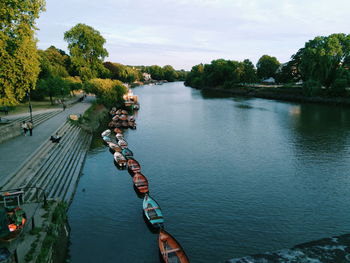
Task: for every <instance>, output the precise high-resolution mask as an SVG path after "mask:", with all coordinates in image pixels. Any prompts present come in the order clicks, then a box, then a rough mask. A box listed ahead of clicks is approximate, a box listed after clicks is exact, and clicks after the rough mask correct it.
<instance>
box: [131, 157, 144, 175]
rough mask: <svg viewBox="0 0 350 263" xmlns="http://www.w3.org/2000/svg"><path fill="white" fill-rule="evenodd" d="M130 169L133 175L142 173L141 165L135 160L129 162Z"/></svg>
mask: <svg viewBox="0 0 350 263" xmlns="http://www.w3.org/2000/svg"><path fill="white" fill-rule="evenodd" d="M128 169H129V171H131V172H133V173H139V172H141V165H140V164H139V162H138V161H136V160H135V159H129V160H128Z"/></svg>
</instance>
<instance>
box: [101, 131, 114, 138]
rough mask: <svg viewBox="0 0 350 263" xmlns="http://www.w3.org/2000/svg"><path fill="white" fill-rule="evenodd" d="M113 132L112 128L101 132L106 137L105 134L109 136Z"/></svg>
mask: <svg viewBox="0 0 350 263" xmlns="http://www.w3.org/2000/svg"><path fill="white" fill-rule="evenodd" d="M111 132H112V131H111V130H110V129H108V130H105V131H104V132H102V133H101V136H102V137H104V136H109V135H111Z"/></svg>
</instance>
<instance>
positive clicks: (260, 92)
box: [202, 86, 350, 105]
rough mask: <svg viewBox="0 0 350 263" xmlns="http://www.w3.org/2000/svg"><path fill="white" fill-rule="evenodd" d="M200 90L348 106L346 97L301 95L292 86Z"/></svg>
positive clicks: (301, 93) (349, 103)
mask: <svg viewBox="0 0 350 263" xmlns="http://www.w3.org/2000/svg"><path fill="white" fill-rule="evenodd" d="M202 90H208V91H219V92H223V93H227V94H231V95H238V96H245V97H254V98H262V99H273V100H282V101H291V102H308V103H323V104H336V105H350V98H346V97H331V98H327V97H324V96H307V95H305V94H304V93H303V88H302V87H296V86H295V87H294V86H288V87H286V86H282V87H281V86H270V87H269V86H264V87H259V86H258V87H251V86H233V87H232V86H230V87H229V88H225V87H205V88H202Z"/></svg>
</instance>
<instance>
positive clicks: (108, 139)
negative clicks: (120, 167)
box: [102, 136, 112, 143]
mask: <svg viewBox="0 0 350 263" xmlns="http://www.w3.org/2000/svg"><path fill="white" fill-rule="evenodd" d="M102 139H103V140H104V141H105V142H106V143H108V142H111V141H112V139H111V138H109V136H103V137H102Z"/></svg>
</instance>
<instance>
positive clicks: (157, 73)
mask: <svg viewBox="0 0 350 263" xmlns="http://www.w3.org/2000/svg"><path fill="white" fill-rule="evenodd" d="M145 71H146V72H147V73H149V74H151V76H152V79H155V80H162V79H164V73H163V70H162V68H161V67H160V66H158V65H153V66H150V67H146V69H145Z"/></svg>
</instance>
